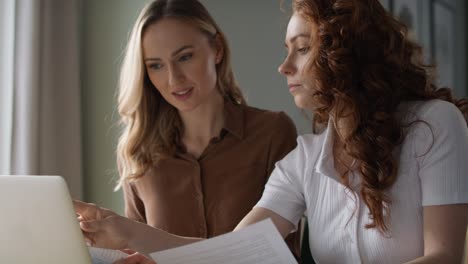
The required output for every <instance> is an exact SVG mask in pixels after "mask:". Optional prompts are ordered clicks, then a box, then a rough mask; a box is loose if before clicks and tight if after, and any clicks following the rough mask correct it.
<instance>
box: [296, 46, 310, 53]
mask: <svg viewBox="0 0 468 264" xmlns="http://www.w3.org/2000/svg"><path fill="white" fill-rule="evenodd" d="M309 50H310V47H303V48H300V49H298V50H297V51H299V53H302V54H305V53H307V52H309Z"/></svg>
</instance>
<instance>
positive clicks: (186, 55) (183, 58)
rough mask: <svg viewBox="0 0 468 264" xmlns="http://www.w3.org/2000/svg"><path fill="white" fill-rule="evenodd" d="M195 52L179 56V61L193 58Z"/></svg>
mask: <svg viewBox="0 0 468 264" xmlns="http://www.w3.org/2000/svg"><path fill="white" fill-rule="evenodd" d="M192 56H193V54H192V53H189V54H185V55H182V56H181V57H180V58H179V61H188V60H190V59H191V58H192Z"/></svg>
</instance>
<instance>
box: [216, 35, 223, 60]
mask: <svg viewBox="0 0 468 264" xmlns="http://www.w3.org/2000/svg"><path fill="white" fill-rule="evenodd" d="M215 50H216V58H215V62H216V64H219V63H220V62H221V61H222V60H223V58H224V45H223V40H222V36H221V35H220V34H219V33H216V36H215Z"/></svg>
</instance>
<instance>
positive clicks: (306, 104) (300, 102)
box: [294, 94, 311, 110]
mask: <svg viewBox="0 0 468 264" xmlns="http://www.w3.org/2000/svg"><path fill="white" fill-rule="evenodd" d="M294 103H295V104H296V106H297V107H298V108H300V109H302V110H309V109H310V108H311V102H310V98H307V97H306V96H304V95H299V94H298V95H295V96H294Z"/></svg>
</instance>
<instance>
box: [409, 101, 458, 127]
mask: <svg viewBox="0 0 468 264" xmlns="http://www.w3.org/2000/svg"><path fill="white" fill-rule="evenodd" d="M400 110H401V111H402V112H404V113H405V119H404V120H405V121H407V122H414V121H424V122H427V123H429V124H432V123H441V122H442V123H446V124H447V123H452V122H460V121H462V122H463V115H462V113H461V111H460V110H459V109H458V107H457V106H455V105H454V104H453V103H451V102H447V101H444V100H440V99H434V100H428V101H416V102H407V103H404V104H402V106H401V107H400Z"/></svg>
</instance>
